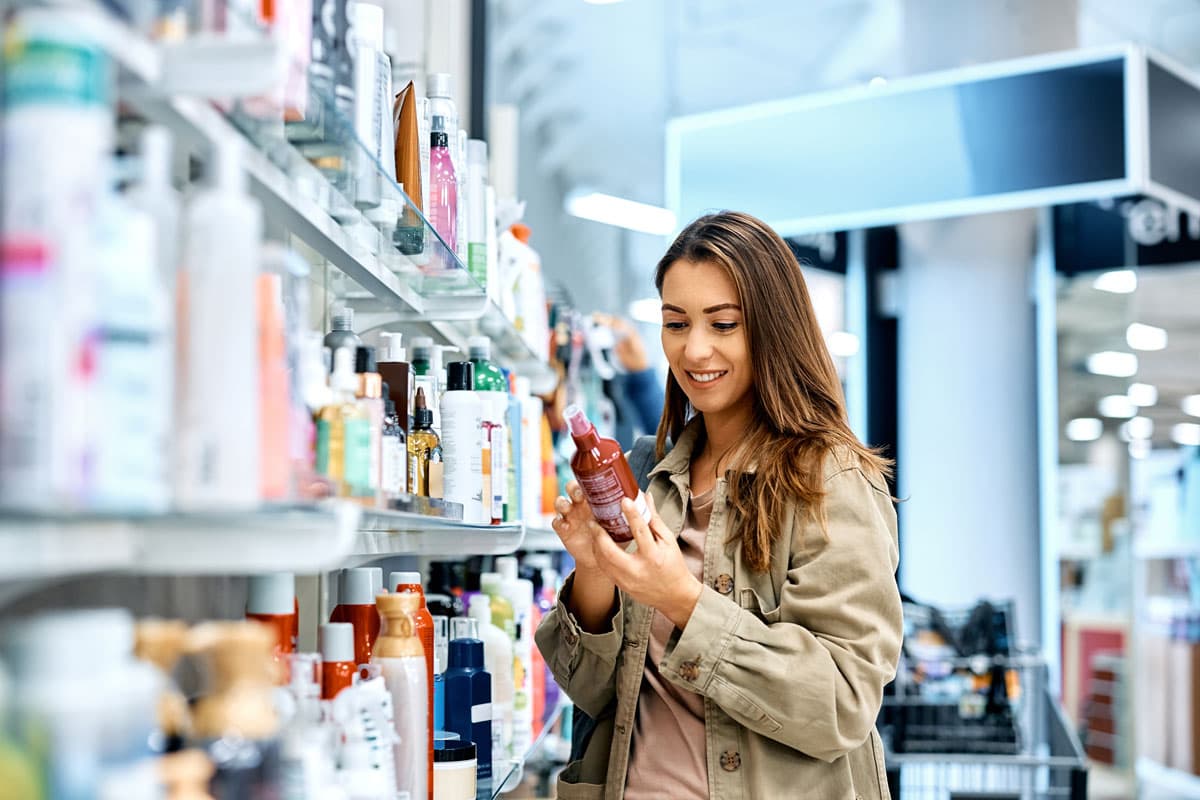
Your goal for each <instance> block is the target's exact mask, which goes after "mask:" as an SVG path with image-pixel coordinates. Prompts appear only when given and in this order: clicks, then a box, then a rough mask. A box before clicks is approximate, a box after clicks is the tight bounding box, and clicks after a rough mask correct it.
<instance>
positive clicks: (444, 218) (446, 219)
mask: <svg viewBox="0 0 1200 800" xmlns="http://www.w3.org/2000/svg"><path fill="white" fill-rule="evenodd" d="M429 144H430V149H429V223H430V224H431V225H433V229H434V230H435V231H437V234H438V236H440V237H442V242H443V243H445V245H446V250H447V251H448V252H450V253H453V252H454V248H455V246H456V245H457V243H458V180H457V177H456V175H455V173H454V163H453V161H452V160H451V158H450V134H449V133H447V132H446V127H445V120H444V118H443V117H439V116H435V117H434V118H433V132H432V133H431V134H430V136H429ZM453 263H454V262H453V259H451V258H447V259H446V262H445V264H443V265H442V266H443V267H444V268H445V269H450V268H451V266H452V265H453Z"/></svg>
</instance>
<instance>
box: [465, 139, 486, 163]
mask: <svg viewBox="0 0 1200 800" xmlns="http://www.w3.org/2000/svg"><path fill="white" fill-rule="evenodd" d="M487 156H488V153H487V142H485V141H484V140H483V139H467V163H468V164H478V165H480V166H481V167H483V168H484V169H487V160H488V158H487Z"/></svg>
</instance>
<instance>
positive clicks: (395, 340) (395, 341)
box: [377, 332, 438, 437]
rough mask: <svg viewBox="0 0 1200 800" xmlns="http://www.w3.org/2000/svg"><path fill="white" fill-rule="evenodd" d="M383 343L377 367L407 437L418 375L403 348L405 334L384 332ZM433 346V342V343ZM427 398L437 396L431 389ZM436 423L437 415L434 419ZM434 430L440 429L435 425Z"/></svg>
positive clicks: (426, 392)
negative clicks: (415, 380)
mask: <svg viewBox="0 0 1200 800" xmlns="http://www.w3.org/2000/svg"><path fill="white" fill-rule="evenodd" d="M379 336H380V339H382V341H383V351H382V355H381V356H380V358H379V359H378V364H377V367H378V369H379V375H380V376H381V377H382V378H383V382H384V383H385V384H387V386H388V391H387V392H386V393H385V395H386V396H387V397H390V398H391V399H392V402H393V403H395V405H396V413H397V415H398V416H399V418H400V419H399V422H400V427H401V429H402V430H403V431H404V435H405V437H407V436H408V432H409V431H410V430H412V408H411V407H410V403H411V402H412V399H413V395H414V394H415V392H416V387H415V385H414V382H413V381H414V378H415V377H416V373H415V372H414V371H413V366H412V364H410V363H409V361H408V352H407V351H406V350H405V349H404V347H402V346H401V342H402V341H403V338H404V337H403V334H400V333H390V332H384V333H381V334H379ZM431 344H432V342H431ZM425 396H426V398H428V397H431V396H436V395H432V394H431V390H430V389H426V390H425ZM434 421H435V423H436V421H437V420H436V415H435V418H434ZM433 428H434V430H437V429H438V426H437V425H436V424H435V425H434V426H433Z"/></svg>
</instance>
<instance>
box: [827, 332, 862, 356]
mask: <svg viewBox="0 0 1200 800" xmlns="http://www.w3.org/2000/svg"><path fill="white" fill-rule="evenodd" d="M825 341H826V343H827V344H828V345H829V352H830V353H833V354H834V355H835V356H838V357H840V358H850V357H851V356H856V355H858V350H859V346H860V345H859V341H858V337H857V336H855V335H854V334H853V333H849V332H848V331H833V332H832V333H830V334H829V336H827V337H826V338H825Z"/></svg>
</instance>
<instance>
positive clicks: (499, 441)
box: [489, 425, 508, 520]
mask: <svg viewBox="0 0 1200 800" xmlns="http://www.w3.org/2000/svg"><path fill="white" fill-rule="evenodd" d="M489 437H490V438H491V441H492V445H491V447H492V452H491V456H492V494H491V501H490V502H491V505H490V508H491V511H490V512H489V513H491V515H492V519H499V520H502V519H504V501H505V499H506V497H507V495H508V492H507V491H506V490H507V488H508V486H507V480H508V474H507V472H508V469H507V467H506V466H505V461H506V460H507V459H505V457H504V456H505V450H506V448H507V437H506V436H505V434H504V426H503V425H493V426H492V427H491V431H490V432H489Z"/></svg>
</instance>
